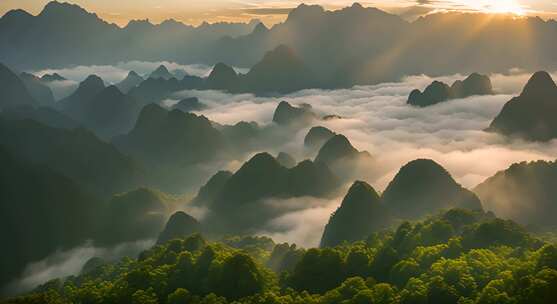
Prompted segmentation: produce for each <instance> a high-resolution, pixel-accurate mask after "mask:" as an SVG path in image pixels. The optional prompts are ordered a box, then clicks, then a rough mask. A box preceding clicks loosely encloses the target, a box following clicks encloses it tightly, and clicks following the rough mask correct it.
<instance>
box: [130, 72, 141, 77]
mask: <svg viewBox="0 0 557 304" xmlns="http://www.w3.org/2000/svg"><path fill="white" fill-rule="evenodd" d="M130 77H141V76H139V74H137V73H136V72H135V71H130V72H129V73H128V76H127V78H130Z"/></svg>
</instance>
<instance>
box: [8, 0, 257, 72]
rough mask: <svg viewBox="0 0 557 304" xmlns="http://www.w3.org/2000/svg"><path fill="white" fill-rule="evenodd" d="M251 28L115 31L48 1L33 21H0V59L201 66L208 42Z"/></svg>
mask: <svg viewBox="0 0 557 304" xmlns="http://www.w3.org/2000/svg"><path fill="white" fill-rule="evenodd" d="M68 24H71V26H68ZM257 24H258V22H255V21H254V22H252V23H250V24H242V23H216V24H207V23H204V24H202V25H200V26H198V27H193V26H188V25H185V24H182V23H179V22H176V21H174V20H167V21H165V22H163V23H161V24H159V25H154V24H152V23H150V22H149V21H148V20H132V21H130V22H129V24H128V25H127V26H125V27H118V26H117V25H115V24H109V23H107V22H105V21H103V20H101V19H100V18H99V17H98V16H97V15H96V14H94V13H90V12H87V11H86V10H84V9H83V8H81V7H79V6H78V5H74V4H69V3H61V2H57V1H52V2H50V3H48V4H47V5H46V6H45V7H44V9H43V10H42V11H41V12H40V13H39V14H38V15H36V16H33V15H31V14H29V13H27V12H25V11H23V10H12V11H9V12H8V13H6V14H5V15H4V16H3V17H2V18H1V19H0V45H1V47H0V54H1V56H0V57H2V58H3V60H5V61H6V62H9V63H10V64H11V65H13V66H15V67H18V68H22V69H24V68H39V67H55V66H63V65H68V64H83V65H89V64H100V63H104V64H112V63H117V62H119V61H128V60H130V59H132V58H134V59H136V60H156V59H157V58H159V59H164V60H171V61H175V62H183V60H181V58H180V57H182V56H186V58H188V60H191V62H197V63H203V62H206V60H204V58H203V57H205V56H206V55H205V53H206V51H207V49H208V48H210V47H211V45H212V44H214V41H216V40H217V39H220V38H222V37H225V36H231V37H235V36H238V35H244V34H248V33H250V32H251V31H252V30H253V29H254V28H255V26H256V25H257ZM39 49H40V51H38V50H39ZM185 54H187V55H185ZM186 58H184V59H186ZM159 61H163V60H159Z"/></svg>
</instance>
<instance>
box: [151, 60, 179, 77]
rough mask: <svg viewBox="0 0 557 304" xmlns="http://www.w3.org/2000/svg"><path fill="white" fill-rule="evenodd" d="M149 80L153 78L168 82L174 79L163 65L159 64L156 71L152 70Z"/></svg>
mask: <svg viewBox="0 0 557 304" xmlns="http://www.w3.org/2000/svg"><path fill="white" fill-rule="evenodd" d="M149 78H154V79H158V78H163V79H166V80H168V79H171V78H175V77H174V75H172V74H171V73H170V71H169V70H168V68H167V67H166V66H165V65H164V64H161V65H160V66H159V67H158V68H157V69H156V70H154V71H153V72H152V73H151V75H149Z"/></svg>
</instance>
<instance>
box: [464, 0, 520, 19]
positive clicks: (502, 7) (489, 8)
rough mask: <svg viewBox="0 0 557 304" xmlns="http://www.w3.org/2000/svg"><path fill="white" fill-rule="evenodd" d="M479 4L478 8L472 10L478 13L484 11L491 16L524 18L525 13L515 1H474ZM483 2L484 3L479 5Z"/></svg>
mask: <svg viewBox="0 0 557 304" xmlns="http://www.w3.org/2000/svg"><path fill="white" fill-rule="evenodd" d="M474 2H480V6H479V7H478V6H477V5H476V7H474V6H472V7H473V8H476V9H478V10H479V11H484V12H487V13H493V14H513V15H518V16H524V15H525V14H526V11H525V10H524V8H523V7H522V5H520V4H519V3H518V2H517V1H516V0H491V1H474ZM481 2H484V3H481Z"/></svg>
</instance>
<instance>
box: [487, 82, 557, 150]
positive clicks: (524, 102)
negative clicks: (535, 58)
mask: <svg viewBox="0 0 557 304" xmlns="http://www.w3.org/2000/svg"><path fill="white" fill-rule="evenodd" d="M556 112H557V85H556V84H555V82H554V81H553V79H552V78H551V75H549V73H547V72H537V73H535V74H534V75H533V76H532V77H531V78H530V80H529V81H528V83H527V84H526V86H525V87H524V89H523V91H522V93H521V94H520V96H517V97H514V98H513V99H511V100H510V101H509V102H508V103H506V104H505V106H504V107H503V109H502V110H501V112H500V113H499V115H497V117H495V119H494V120H493V122H492V123H491V125H490V126H489V129H488V130H489V131H493V132H497V133H501V134H504V135H509V136H515V137H521V138H525V139H529V140H535V141H549V140H552V139H555V138H557V120H555V117H554V114H555V113H556Z"/></svg>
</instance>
